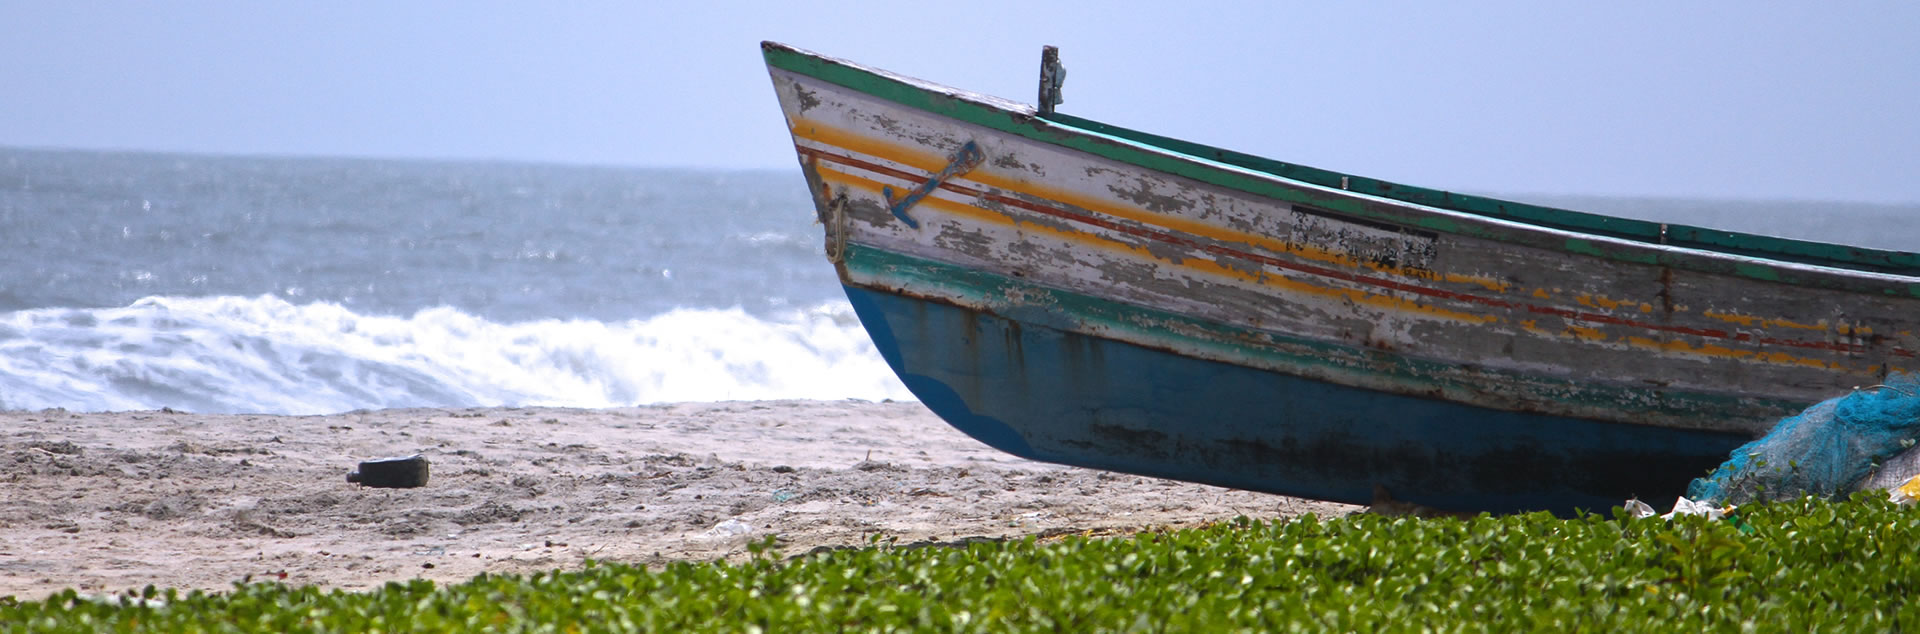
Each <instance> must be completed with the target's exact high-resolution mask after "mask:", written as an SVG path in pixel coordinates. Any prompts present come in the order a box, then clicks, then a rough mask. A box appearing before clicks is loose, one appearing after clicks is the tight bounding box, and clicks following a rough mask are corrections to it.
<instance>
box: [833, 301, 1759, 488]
mask: <svg viewBox="0 0 1920 634" xmlns="http://www.w3.org/2000/svg"><path fill="white" fill-rule="evenodd" d="M845 288H846V292H847V297H848V299H849V300H850V301H851V302H852V304H853V307H854V309H855V311H856V312H857V313H858V314H859V317H860V320H861V322H862V324H864V325H865V326H866V328H867V331H868V333H869V334H870V335H871V336H872V338H873V341H874V343H875V344H876V346H877V347H878V348H879V351H880V353H881V355H882V356H884V357H885V358H886V361H887V363H888V364H889V365H891V366H892V367H893V370H894V372H895V373H897V374H898V375H899V376H900V378H901V379H902V380H903V381H904V382H905V383H906V385H907V387H908V388H909V389H911V390H912V391H913V393H914V394H915V395H916V396H918V397H919V398H920V399H921V401H922V402H924V403H925V404H926V405H927V406H928V407H929V408H930V409H932V410H933V411H934V412H935V413H937V414H939V415H940V416H941V417H942V418H943V419H945V420H946V421H947V422H949V423H950V424H952V425H953V426H954V427H956V428H958V429H960V430H961V431H963V432H965V433H967V434H968V435H970V436H972V437H974V438H976V439H978V440H980V441H981V442H984V443H986V444H988V445H991V446H993V447H994V448H996V449H1000V450H1002V451H1006V452H1009V453H1012V454H1015V455H1019V456H1023V457H1026V458H1032V459H1036V460H1043V461H1048V462H1056V463H1062V464H1069V465H1076V466H1082V467H1090V468H1095V469H1104V470H1111V471H1120V472H1126V473H1136V474H1143V475H1151V476H1158V477H1165V478H1172V479H1178V480H1186V481H1192V482H1203V483H1208V484H1214V485H1219V486H1225V487H1232V488H1239V489H1250V490H1257V491H1266V492H1271V493H1279V494H1285V495H1293V496H1300V497H1307V498H1315V499H1322V500H1334V501H1341V502H1349V503H1355V504H1366V503H1368V502H1370V501H1371V500H1372V499H1373V491H1374V487H1375V485H1380V486H1384V487H1386V489H1387V490H1388V491H1390V492H1392V494H1393V497H1394V498H1395V499H1398V500H1403V501H1409V502H1414V503H1418V504H1422V505H1426V506H1430V507H1433V508H1438V509H1448V510H1462V511H1493V512H1511V511H1528V510H1547V511H1552V512H1555V513H1558V514H1563V515H1564V514H1568V513H1571V512H1572V511H1573V510H1574V509H1576V508H1584V509H1588V510H1596V511H1597V510H1604V509H1606V508H1609V507H1611V506H1615V505H1618V504H1620V503H1621V502H1622V501H1623V500H1626V499H1627V498H1630V497H1639V498H1640V499H1643V500H1647V501H1648V502H1649V503H1652V504H1654V505H1656V506H1665V505H1670V504H1671V502H1672V500H1673V498H1674V497H1675V496H1677V495H1679V494H1680V493H1682V491H1683V490H1684V488H1685V486H1686V483H1687V482H1689V481H1690V480H1692V479H1693V478H1694V477H1697V476H1699V475H1701V474H1703V473H1705V472H1706V471H1707V470H1708V469H1710V468H1712V467H1714V466H1715V465H1718V464H1720V462H1721V461H1723V460H1725V459H1726V456H1727V454H1728V452H1729V451H1731V450H1733V449H1734V448H1735V447H1737V446H1739V445H1740V444H1741V443H1743V442H1745V441H1746V440H1747V438H1746V436H1745V435H1744V434H1731V433H1718V432H1708V431H1697V430H1682V429H1672V428H1665V427H1655V426H1648V425H1633V424H1620V423H1608V422H1600V421H1593V420H1585V419H1577V418H1568V417H1561V416H1551V415H1541V414H1532V413H1526V412H1516V411H1503V410H1495V409H1488V408H1482V407H1476V406H1471V405H1465V404H1461V403H1458V402H1454V401H1445V400H1439V399H1430V398H1421V397H1414V396H1403V395H1395V394H1388V393H1382V392H1377V391H1372V390H1365V389H1359V388H1353V387H1346V386H1341V385H1337V384H1333V383H1327V382H1322V381H1316V380H1311V379H1304V378H1299V377H1294V376H1289V375H1285V374H1281V373H1277V372H1272V371H1267V370H1261V369H1255V368H1248V367H1243V366H1238V365H1233V364H1229V363H1222V362H1217V361H1210V360H1203V359H1197V358H1192V357H1188V356H1183V355H1179V354H1174V353H1172V352H1168V351H1164V350H1157V349H1152V348H1148V347H1144V346H1139V345H1135V344H1130V343H1125V342H1120V341H1115V340H1111V339H1104V338H1100V337H1094V336H1088V335H1082V334H1076V333H1071V332H1066V331H1062V330H1058V329H1055V328H1052V327H1048V326H1044V325H1039V324H1036V323H1030V322H1029V323H1022V322H1019V321H1013V320H1009V319H1006V318H1003V317H1001V316H997V315H993V314H989V313H986V312H982V311H977V310H972V309H967V308H962V307H959V306H955V305H952V304H947V303H943V302H936V301H929V300H925V299H919V298H915V297H910V296H905V295H899V294H893V293H887V292H880V291H875V290H869V289H864V288H860V287H856V286H847V287H845Z"/></svg>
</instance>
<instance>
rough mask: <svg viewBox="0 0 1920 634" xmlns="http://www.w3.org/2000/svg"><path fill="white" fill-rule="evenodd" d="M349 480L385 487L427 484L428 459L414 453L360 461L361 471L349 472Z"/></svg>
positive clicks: (393, 487)
mask: <svg viewBox="0 0 1920 634" xmlns="http://www.w3.org/2000/svg"><path fill="white" fill-rule="evenodd" d="M347 481H348V482H352V483H356V484H359V485H361V486H369V487H379V488H384V489H411V488H414V487H423V486H427V459H426V457H424V456H421V455H420V454H413V455H411V456H401V457H398V458H381V459H379V460H368V461H365V462H362V463H360V470H359V471H355V472H353V473H349V474H347Z"/></svg>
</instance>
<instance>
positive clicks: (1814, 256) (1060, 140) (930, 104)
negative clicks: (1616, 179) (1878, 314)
mask: <svg viewBox="0 0 1920 634" xmlns="http://www.w3.org/2000/svg"><path fill="white" fill-rule="evenodd" d="M762 48H763V50H764V53H765V57H766V61H767V64H768V65H769V66H771V67H773V68H777V69H782V70H786V71H788V72H793V73H796V74H799V75H803V76H807V77H810V78H813V79H816V80H819V81H824V82H828V83H832V84H835V85H838V86H842V87H844V88H847V89H848V90H852V91H855V92H859V93H861V94H865V95H868V96H871V97H874V98H877V99H882V100H886V101H890V102H894V103H898V104H900V105H902V106H904V107H908V108H913V109H916V110H922V111H926V112H929V113H930V114H933V115H936V116H944V117H948V118H952V119H955V120H958V121H963V122H966V123H971V124H975V125H981V126H984V127H987V128H990V129H994V130H997V131H1001V132H1006V133H1010V134H1014V135H1017V136H1020V137H1022V138H1026V139H1029V140H1032V141H1035V142H1039V143H1046V144H1049V145H1055V146H1060V147H1064V148H1067V149H1072V150H1078V151H1086V152H1089V153H1091V154H1094V155H1097V156H1101V157H1103V158H1108V159H1111V160H1116V161H1120V162H1123V163H1127V164H1130V165H1135V166H1138V167H1140V168H1142V169H1149V170H1154V171H1159V172H1163V173H1168V174H1172V175H1175V176H1180V177H1184V178H1190V179H1193V180H1195V181H1198V182H1202V183H1206V184H1210V185H1215V186H1220V187H1226V188H1229V189H1233V190H1236V191H1241V192H1245V193H1248V194H1251V195H1255V196H1260V197H1265V198H1272V199H1276V200H1281V201H1284V202H1288V203H1298V204H1305V205H1308V206H1312V207H1317V208H1323V209H1327V210H1329V211H1333V212H1336V213H1345V214H1351V215H1355V216H1358V217H1362V218H1372V219H1377V220H1383V221H1389V222H1400V223H1413V224H1414V225H1415V226H1418V227H1420V228H1423V229H1429V230H1435V231H1441V232H1445V233H1454V234H1460V235H1467V236H1472V237H1479V238H1486V239H1492V240H1496V241H1500V242H1506V243H1514V244H1521V245H1525V246H1532V247H1541V248H1549V249H1553V250H1557V251H1562V252H1567V253H1571V254H1575V255H1581V256H1592V257H1602V258H1606V259H1610V260H1616V261H1623V262H1629V263H1638V264H1649V265H1656V266H1666V267H1674V268H1682V269H1687V270H1696V271H1701V272H1706V273H1714V274H1727V275H1735V276H1740V277H1747V278H1751V279H1757V280H1761V281H1766V282H1777V283H1785V284H1789V285H1811V286H1820V287H1830V288H1842V289H1845V290H1853V291H1868V292H1874V293H1877V294H1885V295H1893V296H1902V295H1904V296H1911V297H1920V283H1916V280H1915V277H1917V276H1920V253H1914V252H1905V251H1890V250H1883V249H1873V248H1869V247H1856V246H1851V245H1841V244H1833V243H1825V242H1818V241H1810V240H1799V239H1794V238H1782V237H1776V236H1766V235H1759V234H1749V233H1741V232H1734V231H1725V230H1718V229H1707V228H1701V227H1694V226H1690V225H1681V224H1672V223H1657V222H1651V221H1643V220H1635V219H1629V218H1620V217H1615V216H1605V215H1599V214H1590V213H1585V212H1578V211H1571V210H1565V209H1558V208H1554V207H1546V206H1541V205H1532V204H1527V203H1518V202H1512V201H1506V200H1500V199H1496V198H1490V197H1482V196H1471V195H1466V194H1458V193H1453V192H1445V191H1439V190H1430V189H1424V188H1418V187H1412V186H1405V185H1400V184H1397V183H1390V182H1387V181H1381V180H1377V179H1371V178H1366V177H1358V176H1351V175H1347V174H1342V173H1339V172H1332V171H1329V170H1321V169H1317V168H1310V167H1305V166H1297V165H1293V164H1289V163H1284V162H1280V161H1274V160H1271V159H1265V158H1262V157H1258V156H1254V155H1249V154H1244V153H1240V152H1234V151H1231V150H1224V149H1220V148H1214V147H1211V146H1206V145H1201V144H1198V143H1192V142H1187V141H1181V140H1178V139H1172V138H1169V137H1162V136H1158V135H1153V134H1149V133H1144V132H1138V131H1134V130H1129V129H1126V128H1121V127H1118V126H1113V125H1110V124H1105V123H1101V122H1097V121H1091V120H1087V119H1082V118H1079V117H1074V116H1072V115H1065V114H1061V113H1053V114H1049V115H1041V114H1039V113H1038V112H1037V111H1035V110H1034V109H1033V108H1032V107H1031V106H1028V105H1026V104H1021V103H1018V102H1013V101H1010V100H1006V99H1001V98H998V97H992V96H987V95H981V94H978V93H972V92H968V91H965V90H961V89H957V88H953V87H949V86H945V85H941V84H937V83H934V82H929V81H926V80H922V79H917V78H913V77H907V76H904V75H899V74H896V73H892V72H889V71H885V70H881V69H876V68H872V67H868V66H864V65H861V64H858V63H855V62H851V61H847V60H842V59H837V58H833V57H829V56H825V55H820V54H818V53H813V52H810V51H806V50H803V49H799V48H795V47H791V46H787V45H784V44H780V43H777V42H771V41H769V42H763V43H762ZM1169 146H1172V147H1169ZM1103 149H1105V151H1102V150H1103ZM1183 150H1188V151H1183ZM1203 154H1214V155H1216V156H1205V155H1203ZM1168 161H1172V162H1171V163H1168ZM1154 163H1166V164H1165V165H1156V164H1154ZM1279 172H1289V173H1279ZM1247 179H1253V180H1247ZM1342 180H1345V181H1346V183H1347V185H1348V187H1347V188H1344V189H1343V188H1340V187H1339V185H1340V184H1341V181H1342ZM1316 181H1329V182H1316ZM1354 183H1359V184H1360V185H1362V187H1359V188H1356V187H1354V186H1353V184H1354ZM1261 185H1266V186H1265V187H1262V186H1261ZM1276 185H1277V186H1278V187H1275V186H1276ZM1366 189H1372V190H1375V191H1364V190H1366ZM1409 192H1411V193H1409ZM1421 197H1429V198H1433V197H1437V198H1438V199H1439V200H1435V201H1427V200H1419V199H1418V198H1421ZM1436 203H1438V204H1436ZM1476 207H1479V208H1476ZM1486 207H1497V209H1495V210H1493V211H1491V212H1489V211H1488V210H1487V209H1485V208H1486ZM1436 212H1437V213H1436ZM1410 214H1411V215H1410ZM1462 220H1468V221H1479V222H1466V223H1463V222H1461V221H1462ZM1475 225H1478V226H1475ZM1608 225H1611V226H1608ZM1663 229H1664V235H1665V238H1666V239H1665V241H1664V242H1663V241H1661V232H1662V230H1663ZM1649 232H1651V233H1652V235H1648V233H1649ZM1703 236H1704V237H1706V238H1708V239H1706V240H1703V239H1701V237H1703ZM1543 239H1545V240H1543ZM1556 239H1557V241H1558V243H1557V244H1556V243H1555V240H1556ZM1603 247H1611V248H1603ZM1876 260H1877V261H1876ZM1783 273H1794V274H1790V275H1783ZM1836 282H1838V283H1836Z"/></svg>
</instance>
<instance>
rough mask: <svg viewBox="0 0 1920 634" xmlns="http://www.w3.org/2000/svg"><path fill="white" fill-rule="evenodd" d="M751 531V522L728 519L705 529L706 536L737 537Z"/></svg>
mask: <svg viewBox="0 0 1920 634" xmlns="http://www.w3.org/2000/svg"><path fill="white" fill-rule="evenodd" d="M751 532H753V525H752V524H748V523H746V522H742V521H740V520H737V519H730V520H726V521H723V522H720V523H719V524H714V525H713V528H710V529H707V533H706V534H707V536H708V537H738V536H741V535H745V534H747V533H751Z"/></svg>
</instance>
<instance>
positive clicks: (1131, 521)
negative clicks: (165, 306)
mask: <svg viewBox="0 0 1920 634" xmlns="http://www.w3.org/2000/svg"><path fill="white" fill-rule="evenodd" d="M413 453H419V454H421V455H423V456H425V457H426V458H427V459H428V460H429V461H430V462H431V480H430V481H429V482H428V484H427V486H425V487H421V488H413V489H379V488H367V487H362V486H360V485H357V484H350V483H348V482H347V481H346V475H347V473H348V472H350V471H352V470H353V469H354V467H355V465H356V463H357V462H359V461H361V460H370V459H375V458H382V457H389V456H400V455H407V454H413ZM1359 508H1360V507H1353V506H1347V505H1342V504H1333V503H1327V502H1315V501H1307V500H1300V499H1295V498H1287V497H1281V496H1274V495H1267V494H1260V493H1250V492H1245V491H1234V490H1229V489H1222V488H1218V487H1210V486H1205V485H1197V484H1188V483H1181V482H1173V481H1168V480H1159V479H1154V478H1144V477H1138V476H1131V475H1123V474H1113V473H1106V472H1100V471H1092V470H1087V469H1078V468H1072V467H1063V466H1059V465H1051V464H1045V463H1037V462H1032V461H1028V460H1022V459H1019V458H1015V457H1013V456H1010V455H1007V454H1004V453H1001V452H998V451H995V450H993V449H991V448H989V447H987V446H985V445H982V444H980V443H978V442H976V441H974V440H972V439H970V438H967V437H966V436H964V435H962V434H960V433H959V432H957V431H954V430H953V429H952V428H951V427H948V426H947V425H946V424H945V423H942V422H941V421H940V420H939V419H938V418H937V417H935V416H934V415H933V414H931V413H929V412H928V411H927V410H926V409H925V408H924V407H922V406H920V405H919V404H918V403H870V402H864V401H764V402H732V403H683V404H672V405H659V406H648V407H634V408H622V409H605V410H579V409H551V408H474V409H400V410H380V411H366V412H349V413H344V414H336V415H329V416H266V415H205V414H190V413H180V412H170V411H158V412H115V413H72V412H66V411H62V410H46V411H38V412H0V596H8V595H13V596H17V597H19V598H22V599H37V598H41V597H44V596H46V595H47V594H49V593H52V592H55V591H58V590H60V589H62V588H77V589H79V590H82V591H85V592H117V591H122V590H126V589H130V588H139V587H142V586H146V585H148V584H153V585H156V586H160V587H177V588H183V589H188V588H201V589H209V590H219V589H224V588H228V587H231V584H232V583H233V582H235V581H244V580H249V579H251V580H256V581H257V580H279V581H284V582H286V583H289V584H297V585H318V586H321V587H326V588H344V589H364V588H371V587H377V586H379V585H381V584H384V583H386V582H389V581H403V580H407V579H412V578H417V577H418V578H427V579H432V580H435V581H436V582H458V581H463V580H466V579H468V578H471V577H473V576H474V575H476V574H479V573H481V572H490V573H525V572H533V571H540V570H553V569H565V568H571V567H577V566H579V565H581V564H582V563H583V562H585V561H586V560H588V559H593V560H599V561H617V562H624V563H631V564H639V565H653V564H663V563H666V562H670V561H679V560H696V561H697V560H711V559H716V558H723V557H740V556H743V555H744V554H745V553H746V546H747V544H749V543H750V542H752V541H757V540H760V539H763V538H765V537H766V536H768V535H773V536H775V537H776V539H777V540H778V544H779V547H780V549H781V550H782V551H783V552H785V553H788V554H797V553H801V552H806V551H808V550H812V549H815V548H834V547H847V546H860V545H864V544H867V543H868V540H869V539H870V538H871V537H872V536H874V535H876V534H878V535H881V536H884V537H888V538H893V539H896V540H897V541H898V543H915V542H945V541H954V540H963V539H969V538H1001V537H1011V536H1019V535H1028V534H1059V533H1063V532H1078V531H1096V532H1126V531H1131V530H1137V529H1143V528H1152V527H1165V526H1186V525H1192V524H1198V523H1204V522H1209V521H1217V520H1223V519H1229V518H1232V517H1234V516H1238V515H1248V516H1252V517H1261V518H1276V517H1291V516H1297V515H1301V514H1304V513H1308V512H1312V513H1316V514H1319V515H1321V516H1338V515H1345V514H1347V513H1351V512H1354V511H1357V510H1359Z"/></svg>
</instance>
